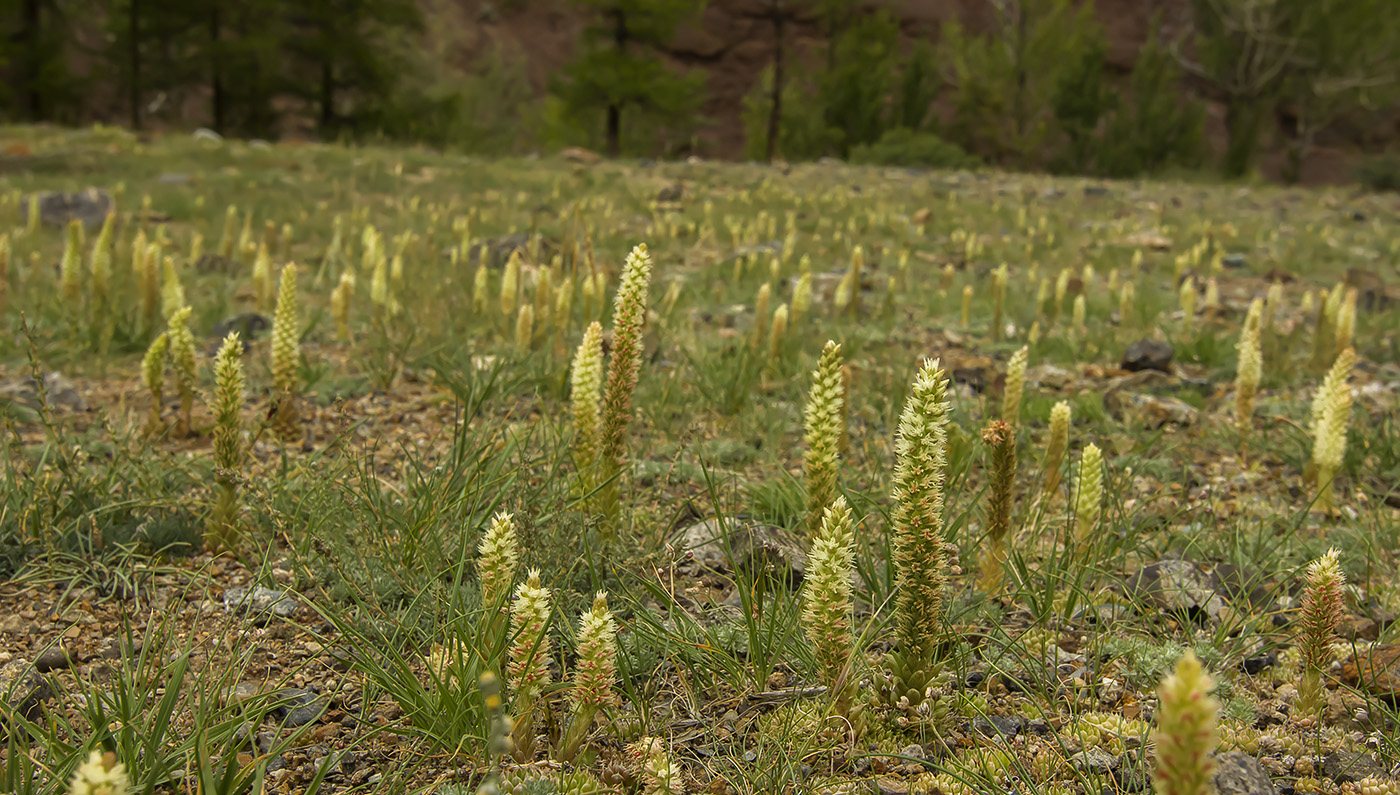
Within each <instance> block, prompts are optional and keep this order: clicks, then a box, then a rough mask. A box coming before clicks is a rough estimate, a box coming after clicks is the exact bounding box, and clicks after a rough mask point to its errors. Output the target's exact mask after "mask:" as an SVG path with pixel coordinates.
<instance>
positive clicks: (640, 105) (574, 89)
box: [0, 0, 1400, 189]
mask: <svg viewBox="0 0 1400 795" xmlns="http://www.w3.org/2000/svg"><path fill="white" fill-rule="evenodd" d="M1394 6H1395V0H1098V2H1096V3H1092V4H1090V3H1080V2H1074V1H1073V0H888V2H865V3H857V2H850V0H709V2H704V3H702V2H697V1H696V0H0V76H3V79H2V80H0V122H52V123H59V124H88V123H93V122H103V123H114V124H122V125H126V126H130V127H134V128H137V129H143V130H151V131H168V130H188V129H194V128H196V127H208V128H210V129H212V130H214V131H216V132H219V133H221V134H224V135H231V136H244V137H261V138H320V139H347V140H367V139H376V140H380V139H396V140H404V141H408V142H417V143H424V144H428V145H432V146H438V147H444V148H451V149H456V150H460V151H466V152H473V153H482V154H525V153H530V152H550V151H554V150H557V149H560V148H562V147H565V146H577V147H583V148H586V149H589V150H592V151H596V152H598V153H602V154H610V155H621V156H633V157H678V156H687V155H699V156H702V157H711V158H729V159H756V160H774V159H777V160H786V161H799V160H810V159H818V158H822V157H837V158H842V159H848V160H852V161H856V162H867V163H879V164H889V165H905V166H914V167H964V166H973V165H979V164H985V165H991V166H998V167H1003V168H1011V169H1026V170H1042V171H1053V172H1063V173H1080V174H1092V175H1102V176H1111V177H1133V176H1140V175H1152V174H1161V173H1181V172H1210V173H1216V174H1220V175H1223V176H1226V177H1241V176H1263V177H1266V178H1269V179H1275V180H1281V181H1300V182H1304V183H1321V182H1344V181H1348V180H1353V179H1359V180H1361V181H1362V182H1364V183H1366V184H1368V185H1370V186H1371V187H1374V188H1381V189H1384V188H1393V187H1395V185H1396V182H1397V181H1400V162H1398V161H1397V157H1396V155H1395V153H1394V150H1395V147H1396V144H1397V141H1400V112H1397V108H1398V107H1400V14H1396V13H1395V7H1394Z"/></svg>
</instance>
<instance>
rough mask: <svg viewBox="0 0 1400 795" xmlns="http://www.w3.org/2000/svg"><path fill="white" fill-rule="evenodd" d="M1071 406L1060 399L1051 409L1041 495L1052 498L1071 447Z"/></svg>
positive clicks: (1042, 461)
mask: <svg viewBox="0 0 1400 795" xmlns="http://www.w3.org/2000/svg"><path fill="white" fill-rule="evenodd" d="M1070 413H1071V411H1070V407H1069V403H1067V402H1066V401H1063V400H1061V401H1059V402H1058V403H1056V404H1055V405H1054V407H1052V408H1051V409H1050V432H1049V434H1048V435H1047V436H1046V437H1045V457H1044V458H1043V459H1041V466H1040V468H1041V470H1042V472H1043V473H1044V477H1045V485H1044V487H1043V488H1042V489H1041V496H1042V498H1045V499H1050V498H1053V497H1054V496H1055V494H1056V493H1058V492H1059V489H1060V478H1061V474H1060V470H1061V469H1062V468H1063V465H1064V461H1065V451H1066V450H1068V449H1069V421H1070Z"/></svg>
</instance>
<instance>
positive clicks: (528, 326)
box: [515, 304, 535, 353]
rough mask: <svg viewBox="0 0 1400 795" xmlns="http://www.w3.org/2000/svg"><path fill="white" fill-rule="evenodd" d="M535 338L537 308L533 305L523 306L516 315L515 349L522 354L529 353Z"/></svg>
mask: <svg viewBox="0 0 1400 795" xmlns="http://www.w3.org/2000/svg"><path fill="white" fill-rule="evenodd" d="M534 338H535V307H534V305H533V304H521V305H520V309H518V310H517V311H516V313H515V349H516V350H517V351H519V352H520V353H529V352H530V348H531V347H533V343H534Z"/></svg>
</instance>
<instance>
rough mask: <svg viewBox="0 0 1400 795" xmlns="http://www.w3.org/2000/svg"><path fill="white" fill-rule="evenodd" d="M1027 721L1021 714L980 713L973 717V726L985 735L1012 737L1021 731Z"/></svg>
mask: <svg viewBox="0 0 1400 795" xmlns="http://www.w3.org/2000/svg"><path fill="white" fill-rule="evenodd" d="M1025 725H1026V721H1025V719H1024V718H1022V717H1021V716H1019V715H988V716H986V717H983V716H981V715H978V716H977V717H975V718H973V719H972V728H973V729H974V730H975V731H976V732H977V733H978V734H980V735H982V736H983V737H1006V738H1008V739H1009V738H1011V737H1015V736H1016V735H1018V734H1020V733H1021V729H1022V728H1023V727H1024V726H1025Z"/></svg>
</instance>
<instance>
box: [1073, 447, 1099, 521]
mask: <svg viewBox="0 0 1400 795" xmlns="http://www.w3.org/2000/svg"><path fill="white" fill-rule="evenodd" d="M1102 504H1103V453H1102V452H1101V451H1100V450H1099V446H1098V445H1096V444H1094V443H1093V442H1090V443H1089V444H1088V445H1086V446H1085V447H1084V452H1083V454H1082V455H1081V456H1080V458H1079V477H1078V478H1077V479H1076V480H1075V484H1074V536H1075V538H1076V539H1078V540H1079V541H1085V540H1087V539H1088V538H1089V536H1090V534H1091V533H1093V532H1094V530H1095V529H1096V528H1097V527H1098V525H1099V512H1100V509H1101V508H1102Z"/></svg>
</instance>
